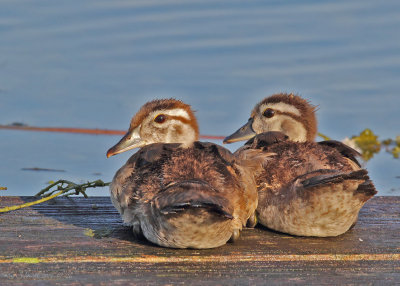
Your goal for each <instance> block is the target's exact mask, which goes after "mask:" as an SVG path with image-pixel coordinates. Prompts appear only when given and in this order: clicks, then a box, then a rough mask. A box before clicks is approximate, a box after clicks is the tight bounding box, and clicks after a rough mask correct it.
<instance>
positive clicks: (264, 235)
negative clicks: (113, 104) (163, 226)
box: [0, 197, 400, 285]
mask: <svg viewBox="0 0 400 286" xmlns="http://www.w3.org/2000/svg"><path fill="white" fill-rule="evenodd" d="M32 200H34V198H32V197H0V207H4V206H10V205H15V204H21V203H24V202H27V201H32ZM10 283H13V284H17V285H18V284H20V285H22V284H24V285H25V284H30V285H32V284H33V285H51V284H58V283H61V284H72V285H81V284H93V285H110V284H114V285H126V284H145V285H155V284H164V285H165V284H173V285H175V284H207V285H209V284H219V285H235V284H245V285H257V284H268V285H270V284H289V283H291V284H297V285H298V284H304V285H309V284H318V285H323V284H328V285H336V284H362V285H371V284H379V285H381V284H389V285H393V284H397V283H400V197H376V198H374V199H372V200H370V201H369V202H368V203H367V204H366V205H365V206H364V208H363V209H362V210H361V212H360V217H359V221H358V223H357V225H356V226H355V227H354V228H353V229H351V230H350V231H348V232H347V233H345V234H344V235H341V236H339V237H334V238H306V237H293V236H289V235H285V234H281V233H276V232H273V231H270V230H267V229H266V228H263V227H256V228H255V229H245V230H244V231H243V232H242V236H241V239H240V240H239V241H238V242H236V243H229V244H227V245H225V246H223V247H220V248H217V249H209V250H191V249H188V250H179V249H167V248H162V247H158V246H155V245H153V244H151V243H149V242H146V241H144V240H139V239H135V238H134V237H133V236H132V234H131V232H130V229H129V228H128V227H125V226H123V225H122V222H121V219H120V217H119V215H118V213H117V211H116V210H115V209H114V207H113V206H112V205H111V202H110V199H109V198H108V197H91V198H89V199H85V198H73V199H68V198H60V199H55V200H52V201H49V202H46V203H43V204H41V205H37V206H33V207H30V208H26V209H21V210H17V211H13V212H9V213H3V214H0V284H1V285H3V284H4V285H9V284H10Z"/></svg>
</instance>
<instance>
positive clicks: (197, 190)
mask: <svg viewBox="0 0 400 286" xmlns="http://www.w3.org/2000/svg"><path fill="white" fill-rule="evenodd" d="M152 203H153V206H154V207H155V208H156V209H157V210H158V211H159V212H160V213H161V214H162V215H172V214H177V213H180V212H184V211H188V210H200V209H201V210H205V211H207V212H209V213H212V214H214V215H215V216H217V217H219V218H221V219H228V220H231V219H233V206H232V205H231V203H230V202H229V200H227V199H226V198H224V197H222V196H220V195H218V192H217V191H216V190H215V189H214V188H213V187H212V186H211V185H210V184H209V183H207V182H206V181H203V180H185V181H180V182H178V183H175V184H173V185H170V186H167V187H166V188H165V189H164V190H162V191H161V192H160V193H159V194H158V195H157V196H156V197H155V198H154V200H153V202H152Z"/></svg>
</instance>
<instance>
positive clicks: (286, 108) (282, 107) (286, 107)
mask: <svg viewBox="0 0 400 286" xmlns="http://www.w3.org/2000/svg"><path fill="white" fill-rule="evenodd" d="M267 108H272V109H274V110H278V111H280V112H287V113H292V114H294V115H297V116H301V112H300V110H298V109H297V108H296V107H294V106H293V105H290V104H287V103H284V102H278V103H268V104H262V105H261V106H260V113H261V114H262V113H263V112H264V111H265V109H267Z"/></svg>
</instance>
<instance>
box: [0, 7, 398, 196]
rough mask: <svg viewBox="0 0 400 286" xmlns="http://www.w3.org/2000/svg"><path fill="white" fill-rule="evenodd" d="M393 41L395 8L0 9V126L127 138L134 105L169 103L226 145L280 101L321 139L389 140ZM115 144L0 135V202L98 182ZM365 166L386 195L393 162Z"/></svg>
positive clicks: (118, 159) (384, 157) (394, 183)
mask: <svg viewBox="0 0 400 286" xmlns="http://www.w3.org/2000/svg"><path fill="white" fill-rule="evenodd" d="M399 31H400V2H399V1H396V0H387V1H372V0H366V1H344V0H339V1H301V2H300V1H236V0H229V1H228V0H225V1H214V0H213V1H208V0H201V1H183V0H171V1H164V0H141V1H130V0H129V1H128V0H126V1H123V0H116V1H104V0H96V1H78V0H69V1H53V0H47V1H44V0H37V1H27V0H20V1H18V0H1V1H0V124H10V123H13V122H21V123H24V124H28V125H31V126H62V127H87V128H104V129H127V128H128V126H129V120H130V118H131V117H132V115H133V114H134V113H135V112H136V111H137V110H138V109H139V108H140V106H141V105H142V104H144V103H145V102H146V101H148V100H151V99H154V98H164V97H175V98H178V99H182V100H184V101H185V102H187V103H189V104H191V105H192V106H193V108H194V109H195V110H197V112H196V115H197V117H198V119H199V123H200V128H201V133H202V134H212V135H228V134H230V133H232V132H233V131H234V130H236V129H237V128H238V127H239V126H241V124H243V123H244V122H245V121H246V120H247V118H248V117H249V113H250V110H251V109H252V107H253V106H254V105H255V104H256V103H257V102H258V101H260V100H261V99H262V98H264V97H265V96H268V95H270V94H272V93H276V92H281V91H283V92H294V93H299V94H300V95H302V96H304V97H305V98H307V99H309V100H311V102H312V103H314V104H316V105H319V111H318V119H319V130H320V131H321V132H322V133H325V134H327V135H329V136H331V137H332V138H335V139H338V140H341V139H343V138H345V137H346V136H347V137H348V136H352V135H356V134H358V133H359V132H360V131H362V130H363V129H364V128H367V127H368V128H371V129H372V130H373V131H374V132H375V133H377V134H378V135H379V136H380V137H379V138H381V139H383V138H388V137H391V138H394V137H395V136H396V135H399V134H400V130H399V127H398V126H399V124H398V122H400V112H399V108H400V96H399V95H398V92H399V90H400V34H399ZM119 139H120V138H119V137H118V136H104V135H103V136H100V135H99V136H93V135H77V134H56V133H36V132H27V131H9V130H0V150H1V151H0V160H1V163H0V186H3V187H7V188H8V190H7V191H0V195H33V194H35V193H36V192H37V191H38V190H40V189H41V188H43V187H45V186H46V184H47V182H48V181H50V180H57V179H59V178H63V179H69V180H74V181H76V182H84V181H87V180H93V179H97V178H101V179H103V180H105V181H110V180H111V179H112V176H113V175H114V173H115V171H116V170H117V169H118V168H119V167H120V166H121V165H122V164H123V163H124V162H125V161H126V160H127V158H129V156H130V155H131V154H132V153H130V154H129V152H127V153H124V154H120V155H118V156H114V157H112V158H109V159H106V157H105V153H106V151H107V149H108V148H109V147H111V146H112V145H114V144H115V143H116V142H117V141H118V140H119ZM215 142H217V143H221V142H218V141H215ZM239 146H240V144H234V145H229V146H228V147H229V148H230V149H231V150H235V149H236V148H237V147H239ZM32 167H40V168H51V169H57V170H64V171H65V172H39V171H27V170H22V169H23V168H32ZM366 167H367V168H368V170H369V171H370V174H371V177H372V179H373V180H374V181H375V183H376V185H377V188H378V190H379V191H380V195H400V179H399V178H398V176H400V168H399V167H400V161H399V160H395V159H393V158H392V157H391V155H390V154H388V153H385V152H382V153H381V154H379V155H377V156H375V157H374V158H373V159H372V160H370V161H369V162H368V163H367V165H366ZM89 194H90V195H107V194H108V190H107V188H103V189H98V190H93V191H90V192H89Z"/></svg>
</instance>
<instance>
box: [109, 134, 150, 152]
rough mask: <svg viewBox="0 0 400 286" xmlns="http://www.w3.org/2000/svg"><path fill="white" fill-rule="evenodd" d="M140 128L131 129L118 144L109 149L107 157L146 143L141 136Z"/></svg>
mask: <svg viewBox="0 0 400 286" xmlns="http://www.w3.org/2000/svg"><path fill="white" fill-rule="evenodd" d="M139 130H140V126H138V127H136V128H134V129H132V130H129V131H128V132H127V133H126V134H125V135H124V137H122V139H121V140H120V141H119V142H118V143H117V144H115V145H114V146H113V147H111V148H110V149H109V150H108V151H107V158H109V157H111V156H114V155H117V154H119V153H122V152H125V151H128V150H131V149H134V148H139V147H142V146H144V145H146V143H145V142H144V141H143V140H142V138H141V137H140V134H139Z"/></svg>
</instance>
